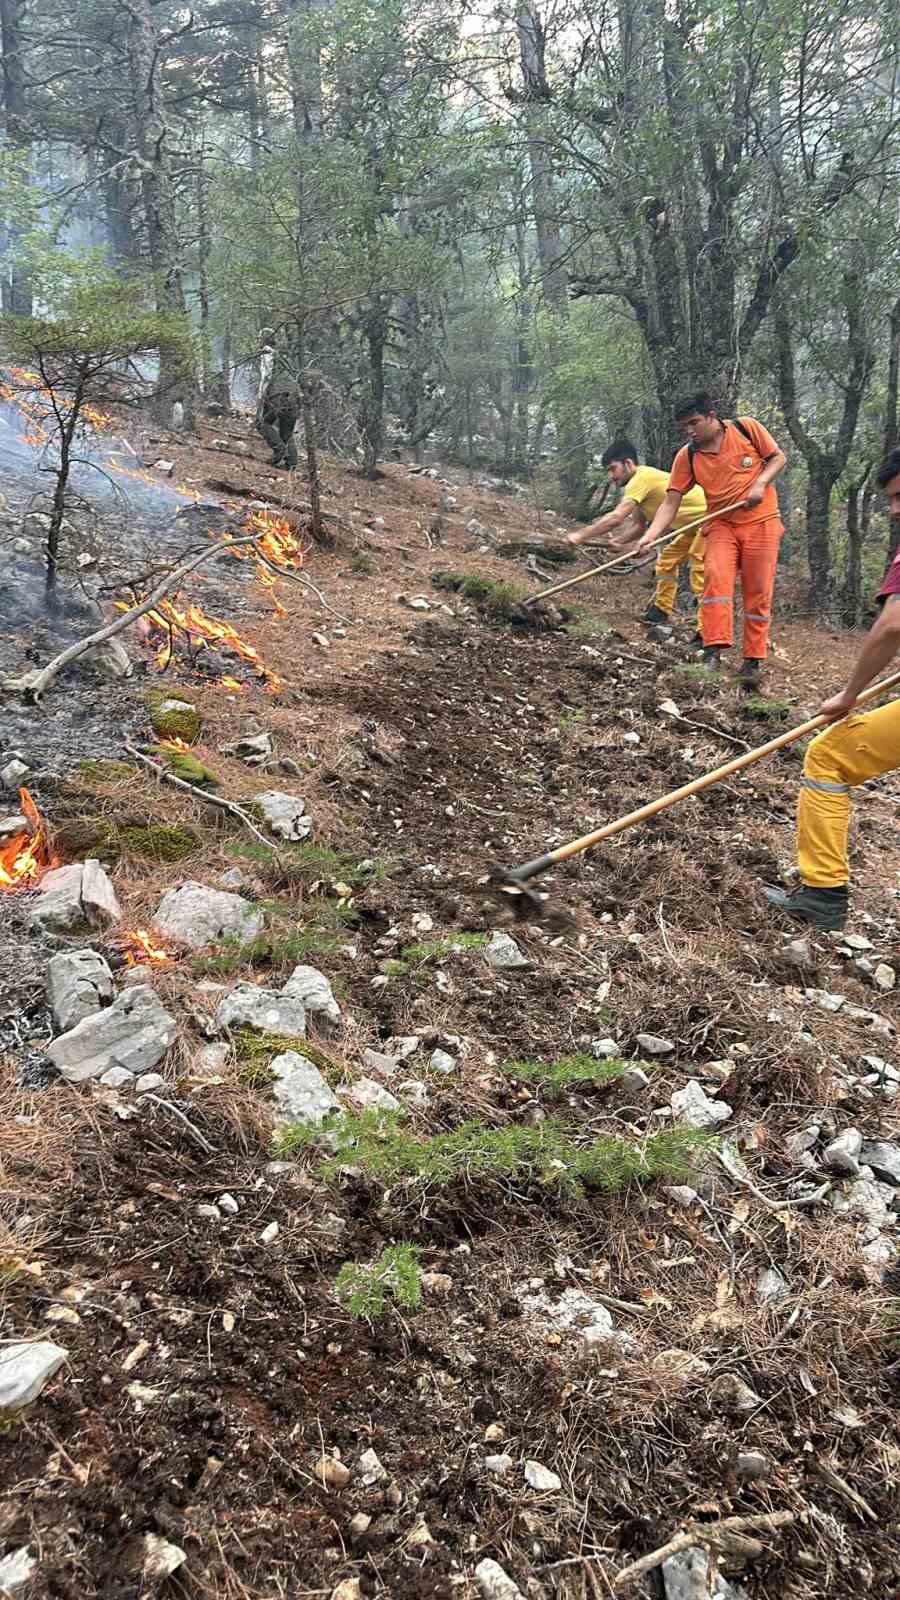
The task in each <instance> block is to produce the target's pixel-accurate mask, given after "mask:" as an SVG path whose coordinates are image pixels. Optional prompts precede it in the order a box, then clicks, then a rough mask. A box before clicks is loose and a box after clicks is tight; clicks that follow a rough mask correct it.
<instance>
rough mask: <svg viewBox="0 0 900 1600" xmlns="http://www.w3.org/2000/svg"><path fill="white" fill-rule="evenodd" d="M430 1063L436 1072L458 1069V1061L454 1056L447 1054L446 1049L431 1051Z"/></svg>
mask: <svg viewBox="0 0 900 1600" xmlns="http://www.w3.org/2000/svg"><path fill="white" fill-rule="evenodd" d="M428 1065H429V1066H430V1067H432V1068H433V1069H434V1071H435V1072H455V1071H456V1062H455V1060H454V1058H453V1056H451V1055H448V1054H447V1051H446V1050H433V1051H432V1052H431V1057H430V1059H429V1062H428Z"/></svg>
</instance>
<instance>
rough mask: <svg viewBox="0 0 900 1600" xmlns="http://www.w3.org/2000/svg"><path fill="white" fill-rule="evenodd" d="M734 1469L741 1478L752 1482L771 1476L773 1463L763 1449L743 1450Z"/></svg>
mask: <svg viewBox="0 0 900 1600" xmlns="http://www.w3.org/2000/svg"><path fill="white" fill-rule="evenodd" d="M734 1470H735V1472H736V1473H737V1475H738V1477H739V1478H744V1479H746V1480H747V1481H748V1482H750V1483H754V1482H756V1483H758V1482H760V1481H761V1480H762V1479H763V1478H767V1477H768V1476H769V1473H770V1472H771V1470H772V1463H771V1461H770V1460H769V1458H768V1456H767V1455H764V1454H763V1452H762V1450H741V1451H740V1452H739V1454H738V1458H737V1461H736V1462H735V1467H734Z"/></svg>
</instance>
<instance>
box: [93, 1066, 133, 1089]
mask: <svg viewBox="0 0 900 1600" xmlns="http://www.w3.org/2000/svg"><path fill="white" fill-rule="evenodd" d="M100 1082H101V1083H105V1084H106V1087H107V1089H123V1088H124V1087H125V1085H126V1083H127V1084H133V1083H134V1073H133V1072H129V1071H128V1069H127V1067H110V1069H109V1071H108V1072H104V1073H103V1074H102V1076H101V1078H100Z"/></svg>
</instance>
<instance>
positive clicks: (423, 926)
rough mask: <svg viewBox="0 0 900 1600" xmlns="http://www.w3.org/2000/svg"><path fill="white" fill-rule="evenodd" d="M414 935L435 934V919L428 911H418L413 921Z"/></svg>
mask: <svg viewBox="0 0 900 1600" xmlns="http://www.w3.org/2000/svg"><path fill="white" fill-rule="evenodd" d="M412 926H413V932H414V933H433V932H434V918H433V917H429V915H428V913H427V911H417V912H416V914H415V916H414V917H413V919H412Z"/></svg>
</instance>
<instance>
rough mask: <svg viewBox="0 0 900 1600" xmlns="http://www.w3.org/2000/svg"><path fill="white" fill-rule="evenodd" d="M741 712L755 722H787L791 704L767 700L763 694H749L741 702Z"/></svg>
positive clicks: (785, 701)
mask: <svg viewBox="0 0 900 1600" xmlns="http://www.w3.org/2000/svg"><path fill="white" fill-rule="evenodd" d="M741 710H742V711H743V712H744V713H745V715H746V716H748V717H752V718H753V720H754V722H786V721H787V719H788V717H789V715H790V712H791V704H790V701H789V700H767V699H766V697H765V696H764V695H761V694H748V695H745V696H744V698H743V700H742V701H741Z"/></svg>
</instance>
